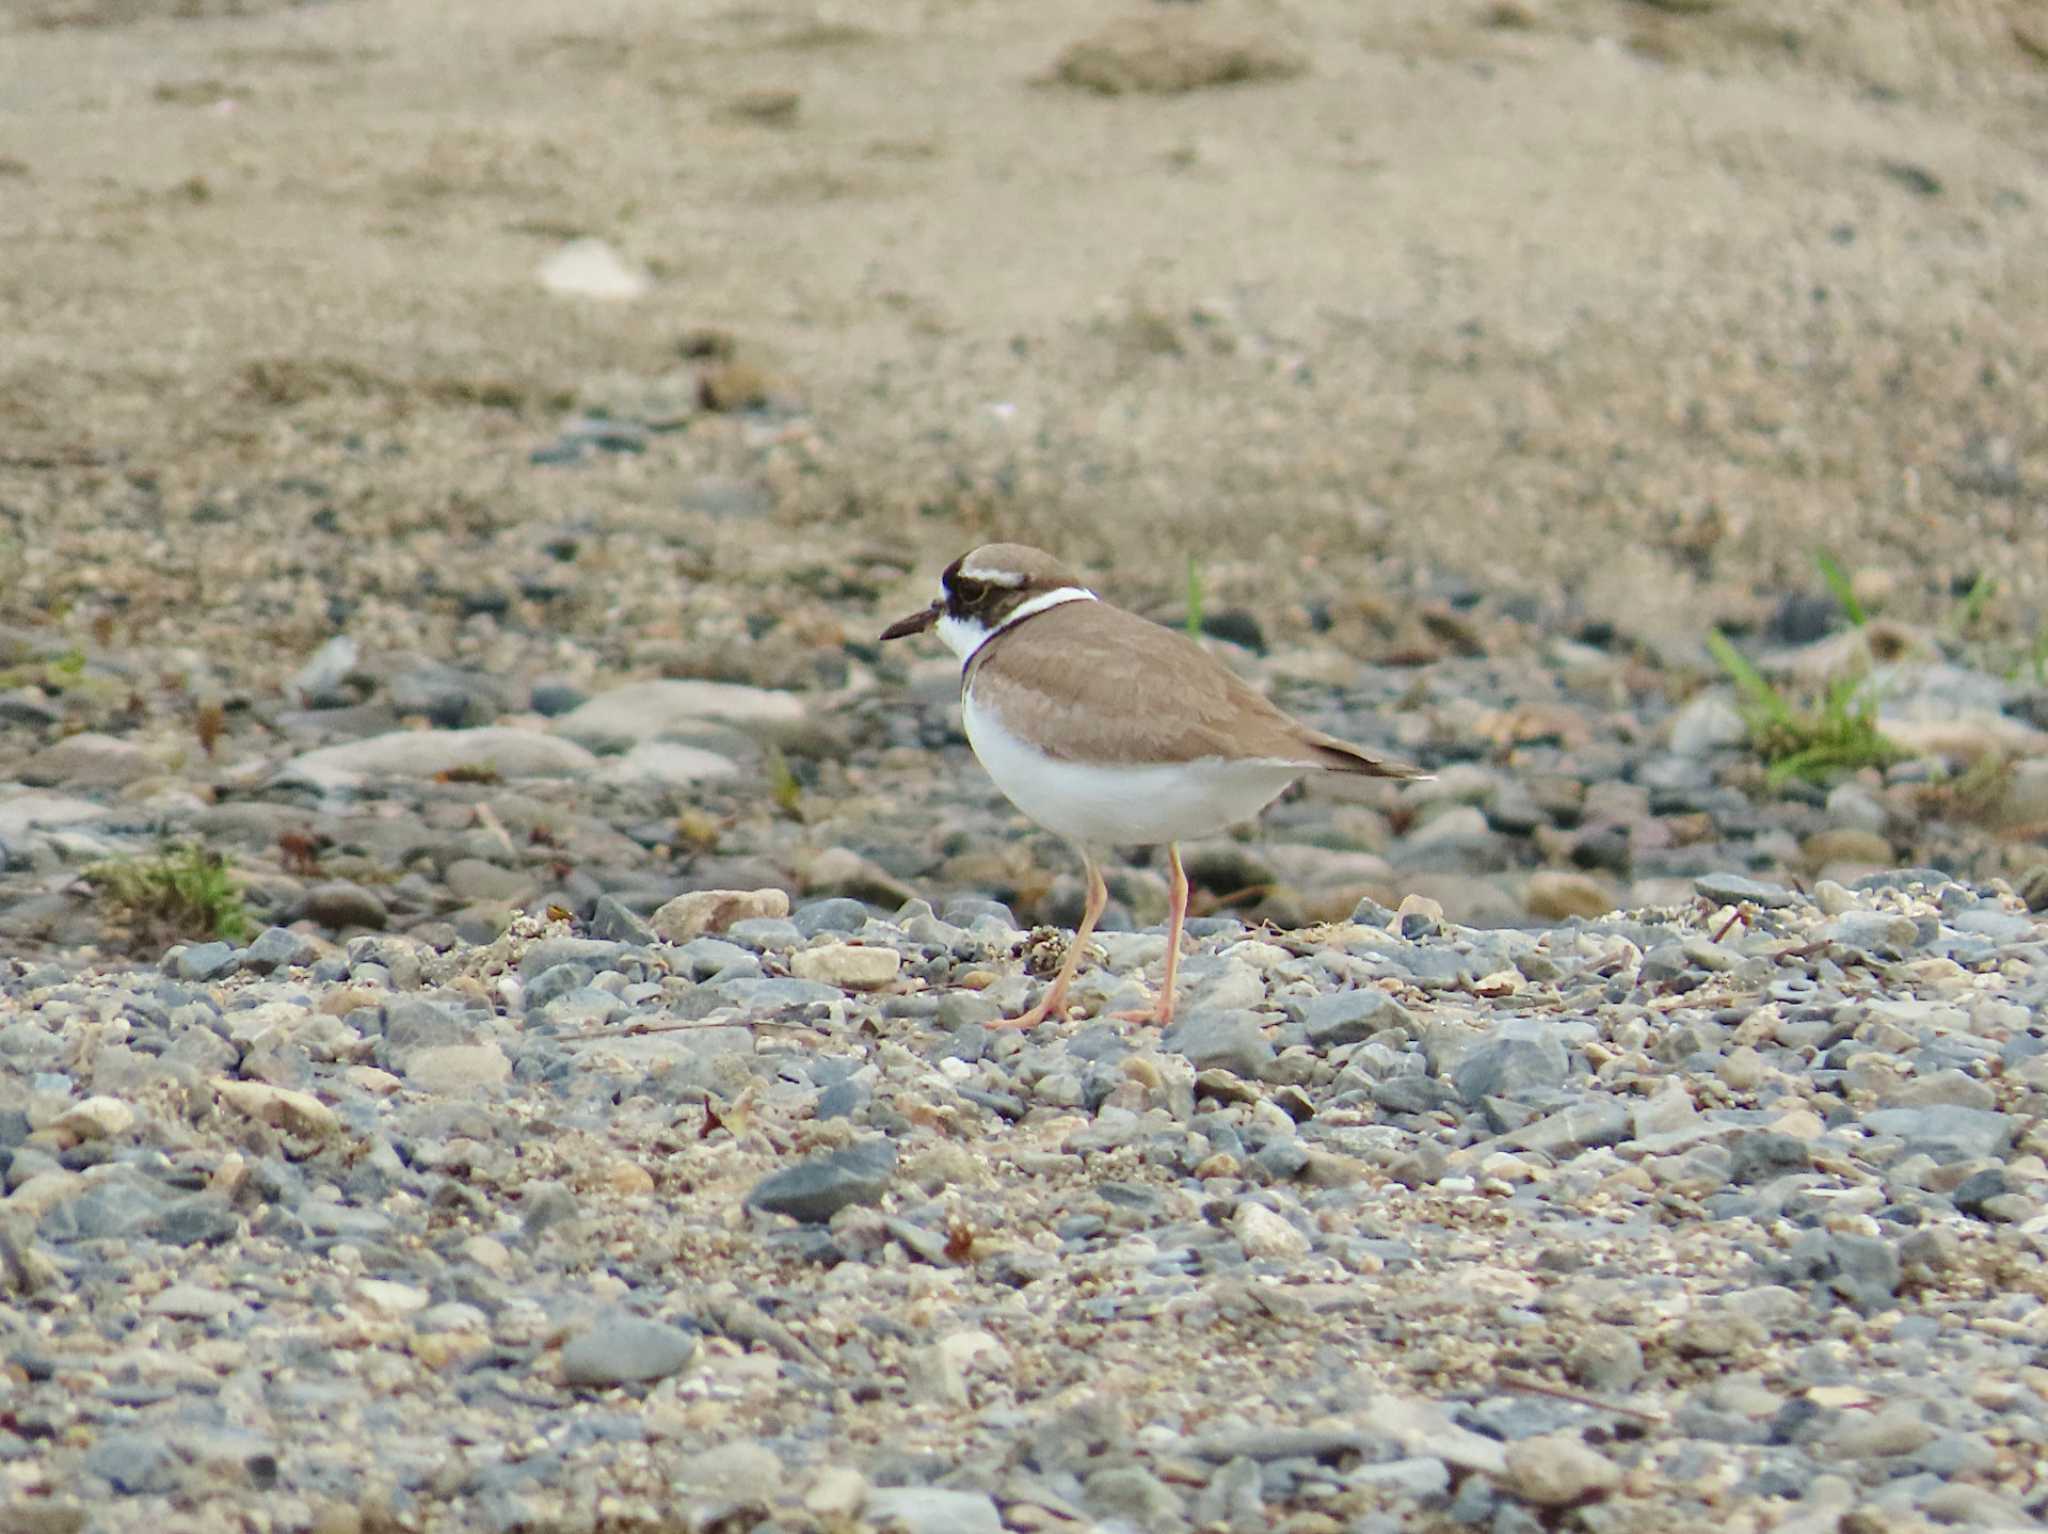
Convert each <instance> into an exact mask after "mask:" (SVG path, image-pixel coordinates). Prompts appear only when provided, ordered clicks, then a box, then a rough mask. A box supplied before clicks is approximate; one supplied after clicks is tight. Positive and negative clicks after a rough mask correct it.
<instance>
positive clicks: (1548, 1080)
mask: <svg viewBox="0 0 2048 1534" xmlns="http://www.w3.org/2000/svg"><path fill="white" fill-rule="evenodd" d="M1570 1069H1571V1061H1570V1058H1569V1057H1568V1056H1567V1055H1566V1053H1565V1047H1564V1045H1563V1043H1562V1042H1561V1041H1559V1040H1558V1039H1555V1038H1550V1037H1545V1036H1541V1035H1536V1034H1532V1033H1529V1032H1502V1033H1496V1034H1495V1035H1494V1037H1492V1038H1491V1039H1489V1040H1487V1041H1486V1042H1485V1043H1483V1044H1481V1045H1480V1046H1479V1047H1478V1048H1476V1049H1474V1050H1473V1051H1472V1052H1471V1053H1470V1054H1468V1055H1467V1056H1465V1058H1464V1059H1463V1060H1461V1061H1460V1062H1459V1063H1458V1066H1457V1068H1456V1069H1455V1070H1454V1071H1453V1072H1452V1073H1451V1085H1452V1086H1454V1087H1456V1088H1457V1092H1458V1096H1459V1097H1460V1098H1462V1099H1464V1101H1465V1102H1466V1103H1467V1104H1470V1105H1475V1106H1476V1105H1477V1104H1478V1103H1479V1102H1481V1101H1482V1100H1483V1099H1485V1098H1488V1097H1508V1098H1513V1097H1516V1096H1519V1095H1523V1094H1527V1093H1530V1092H1539V1091H1545V1090H1548V1089H1550V1088H1552V1087H1559V1086H1562V1085H1563V1084H1564V1079H1565V1076H1566V1074H1567V1073H1568V1072H1569V1071H1570Z"/></svg>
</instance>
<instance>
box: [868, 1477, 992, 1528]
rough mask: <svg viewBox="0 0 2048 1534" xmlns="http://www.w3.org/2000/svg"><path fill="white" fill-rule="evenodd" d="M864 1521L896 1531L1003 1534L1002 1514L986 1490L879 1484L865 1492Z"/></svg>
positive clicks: (876, 1526)
mask: <svg viewBox="0 0 2048 1534" xmlns="http://www.w3.org/2000/svg"><path fill="white" fill-rule="evenodd" d="M864 1516H865V1521H866V1522H867V1523H869V1524H870V1525H872V1526H873V1527H874V1528H876V1529H880V1530H893V1531H896V1534H1003V1520H1002V1515H1001V1514H1000V1513H998V1512H997V1511H996V1504H995V1502H994V1500H993V1499H992V1498H991V1497H989V1495H988V1494H987V1493H986V1492H979V1491H947V1490H943V1489H940V1488H938V1487H932V1486H878V1487H876V1488H875V1489H874V1490H873V1491H871V1492H870V1493H868V1498H867V1507H866V1511H865V1515H864Z"/></svg>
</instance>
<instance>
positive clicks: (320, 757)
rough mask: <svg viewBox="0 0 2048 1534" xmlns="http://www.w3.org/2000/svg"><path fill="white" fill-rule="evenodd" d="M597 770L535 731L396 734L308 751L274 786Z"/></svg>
mask: <svg viewBox="0 0 2048 1534" xmlns="http://www.w3.org/2000/svg"><path fill="white" fill-rule="evenodd" d="M598 767H599V763H598V759H597V758H596V757H595V756H592V755H591V754H590V753H589V752H588V751H586V750H584V749H583V748H582V747H581V746H579V745H577V744H575V742H573V741H568V740H558V739H556V738H555V737H554V736H552V735H543V734H541V733H540V732H539V731H537V730H520V729H513V728H510V727H492V728H489V729H481V730H398V731H395V732H393V733H391V734H387V735H373V736H371V737H370V738H369V739H367V740H352V741H348V742H346V743H344V744H342V745H338V746H323V747H322V748H320V749H319V750H317V751H308V752H306V753H304V754H303V755H301V756H297V757H294V758H293V759H292V760H291V761H289V762H287V763H285V765H284V766H283V767H282V768H281V769H279V772H278V775H277V778H276V780H275V781H277V782H279V783H282V784H301V785H304V786H306V787H309V788H313V789H316V790H318V791H320V792H322V793H330V794H346V793H353V792H355V791H356V790H358V789H360V788H363V787H365V786H366V785H367V784H369V783H371V782H374V781H375V780H377V779H379V778H405V779H410V780H412V781H414V782H426V781H429V780H431V779H433V778H436V777H441V776H444V775H446V774H449V773H457V774H459V773H463V772H470V773H492V774H495V775H496V776H498V777H502V778H571V777H573V778H581V777H587V776H590V775H592V774H594V773H595V772H596V771H597V770H598Z"/></svg>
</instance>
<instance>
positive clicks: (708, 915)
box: [647, 889, 865, 943]
mask: <svg viewBox="0 0 2048 1534" xmlns="http://www.w3.org/2000/svg"><path fill="white" fill-rule="evenodd" d="M788 914H789V896H788V894H787V893H785V892H784V891H782V890H779V889H761V890H691V891H690V892H689V893H688V894H684V895H678V896H676V898H675V899H673V900H671V901H669V902H667V903H666V904H665V905H663V906H662V907H661V908H660V909H659V910H657V911H656V912H655V913H654V914H653V915H652V916H650V917H649V918H648V922H647V924H648V925H649V926H650V927H652V928H653V929H654V932H655V934H656V936H658V937H660V938H662V939H663V940H665V941H667V942H671V943H687V942H688V941H689V940H690V939H691V938H693V937H702V936H704V935H705V934H706V933H718V932H723V931H725V929H726V928H728V927H730V926H731V925H732V924H733V923H734V922H740V921H749V920H754V919H758V918H764V917H778V916H787V915H788ZM862 918H863V920H864V919H865V912H863V913H862Z"/></svg>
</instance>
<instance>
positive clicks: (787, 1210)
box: [746, 1139, 896, 1225]
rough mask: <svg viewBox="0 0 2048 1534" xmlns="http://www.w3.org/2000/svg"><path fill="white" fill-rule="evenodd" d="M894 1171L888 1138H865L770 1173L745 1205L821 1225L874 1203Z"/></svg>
mask: <svg viewBox="0 0 2048 1534" xmlns="http://www.w3.org/2000/svg"><path fill="white" fill-rule="evenodd" d="M895 1170H896V1147H895V1146H893V1145H891V1144H890V1143H889V1142H888V1141H887V1140H881V1139H875V1140H867V1141H864V1142H862V1143H861V1144H858V1145H849V1146H847V1147H846V1148H845V1149H843V1150H836V1151H832V1152H829V1153H828V1154H826V1155H823V1156H812V1157H811V1158H809V1159H808V1160H806V1161H800V1162H798V1163H797V1164H796V1165H795V1166H793V1167H785V1168H784V1169H783V1170H782V1171H780V1172H774V1173H771V1174H769V1175H768V1176H767V1177H764V1178H762V1179H761V1180H760V1181H759V1182H758V1183H756V1184H755V1185H754V1188H753V1191H752V1192H750V1193H749V1194H748V1195H747V1200H746V1201H747V1203H748V1205H749V1206H750V1207H752V1208H755V1209H762V1210H766V1211H767V1212H768V1213H770V1214H786V1215H788V1216H790V1217H791V1218H792V1219H796V1220H801V1221H803V1222H804V1223H805V1224H807V1225H822V1224H823V1223H824V1222H825V1221H827V1220H829V1219H831V1218H832V1216H833V1215H835V1214H837V1213H838V1212H839V1211H840V1210H842V1209H844V1208H846V1207H847V1206H848V1205H850V1204H873V1203H877V1202H879V1201H880V1199H881V1197H882V1194H883V1192H884V1191H886V1190H887V1188H888V1186H889V1179H890V1177H891V1175H892V1174H893V1173H894V1172H895Z"/></svg>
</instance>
